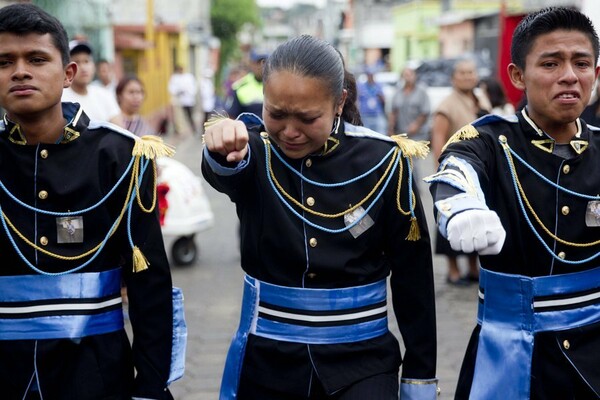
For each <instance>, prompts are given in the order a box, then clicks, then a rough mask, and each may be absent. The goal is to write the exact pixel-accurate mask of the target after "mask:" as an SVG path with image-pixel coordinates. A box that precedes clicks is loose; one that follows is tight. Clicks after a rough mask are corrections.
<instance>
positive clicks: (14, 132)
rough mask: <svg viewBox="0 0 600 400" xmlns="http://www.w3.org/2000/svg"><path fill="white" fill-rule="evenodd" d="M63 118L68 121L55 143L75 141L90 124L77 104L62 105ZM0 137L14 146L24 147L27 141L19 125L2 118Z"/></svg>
mask: <svg viewBox="0 0 600 400" xmlns="http://www.w3.org/2000/svg"><path fill="white" fill-rule="evenodd" d="M62 110H63V117H64V118H65V120H67V121H69V122H68V123H67V124H66V125H65V127H64V128H63V134H62V136H61V137H60V139H59V140H58V141H57V143H69V142H71V141H73V140H75V139H77V138H78V137H79V136H80V134H81V132H82V131H84V130H85V129H86V128H87V126H88V125H89V123H90V119H89V117H88V116H87V115H86V114H85V112H83V108H81V106H80V105H79V104H78V103H62ZM0 136H5V137H7V138H8V140H10V141H11V142H13V143H15V144H21V145H26V144H27V139H26V138H25V135H23V132H21V127H20V126H19V124H17V123H15V122H13V121H11V120H10V119H8V116H7V115H6V114H4V118H3V119H2V121H0Z"/></svg>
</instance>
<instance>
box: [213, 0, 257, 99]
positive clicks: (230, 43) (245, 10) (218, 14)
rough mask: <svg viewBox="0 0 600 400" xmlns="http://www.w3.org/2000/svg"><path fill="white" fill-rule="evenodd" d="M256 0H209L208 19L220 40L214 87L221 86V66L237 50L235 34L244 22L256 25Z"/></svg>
mask: <svg viewBox="0 0 600 400" xmlns="http://www.w3.org/2000/svg"><path fill="white" fill-rule="evenodd" d="M258 11H259V10H258V6H257V5H256V0H211V10H210V20H211V26H212V31H213V35H214V36H215V37H217V38H219V40H220V41H221V57H220V60H221V62H220V63H219V70H218V71H217V75H216V83H217V85H216V87H217V88H221V81H222V73H223V68H224V66H226V65H227V64H228V62H229V61H230V60H231V59H232V58H233V56H234V55H235V53H236V52H237V50H238V48H239V46H238V40H237V35H238V33H239V32H240V30H241V29H242V27H243V26H244V25H245V24H252V25H258V24H259V12H258Z"/></svg>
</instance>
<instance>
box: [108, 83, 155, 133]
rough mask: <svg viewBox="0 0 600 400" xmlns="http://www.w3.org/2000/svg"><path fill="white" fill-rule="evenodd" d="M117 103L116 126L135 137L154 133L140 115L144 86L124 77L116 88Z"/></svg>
mask: <svg viewBox="0 0 600 400" xmlns="http://www.w3.org/2000/svg"><path fill="white" fill-rule="evenodd" d="M116 95H117V102H118V103H119V107H120V108H121V113H120V114H119V118H118V120H117V125H119V126H122V127H123V128H125V129H127V130H128V131H130V132H132V133H134V134H135V135H136V136H144V135H152V134H154V133H155V132H154V131H153V130H152V128H151V127H150V125H148V123H147V122H146V121H145V120H144V118H143V117H142V116H141V115H140V109H141V108H142V104H143V103H144V97H145V93H144V84H143V83H142V81H140V80H139V78H137V77H135V76H126V77H125V78H123V79H121V80H120V81H119V83H118V84H117V87H116Z"/></svg>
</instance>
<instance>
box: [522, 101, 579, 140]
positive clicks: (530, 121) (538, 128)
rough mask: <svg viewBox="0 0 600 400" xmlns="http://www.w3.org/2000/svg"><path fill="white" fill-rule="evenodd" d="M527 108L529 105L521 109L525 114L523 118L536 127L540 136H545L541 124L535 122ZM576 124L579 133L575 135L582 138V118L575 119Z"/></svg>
mask: <svg viewBox="0 0 600 400" xmlns="http://www.w3.org/2000/svg"><path fill="white" fill-rule="evenodd" d="M526 108H527V107H523V109H522V110H521V115H523V118H525V121H527V123H529V125H531V127H532V128H533V129H535V131H536V132H537V134H538V136H544V135H545V134H546V133H545V132H544V131H543V130H542V129H541V128H540V127H539V126H537V125H536V123H535V122H533V120H532V119H531V118H530V117H529V115H528V114H527V111H526V110H525V109H526ZM575 124H576V125H577V133H575V137H576V138H580V137H581V120H580V119H579V118H577V119H576V120H575Z"/></svg>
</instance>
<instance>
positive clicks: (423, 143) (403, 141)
mask: <svg viewBox="0 0 600 400" xmlns="http://www.w3.org/2000/svg"><path fill="white" fill-rule="evenodd" d="M390 137H391V139H392V140H393V141H394V142H396V144H397V145H398V147H400V150H402V154H404V156H405V157H419V158H425V157H427V154H429V141H427V140H412V139H409V138H408V135H407V134H406V133H402V134H400V135H392V136H390Z"/></svg>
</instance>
